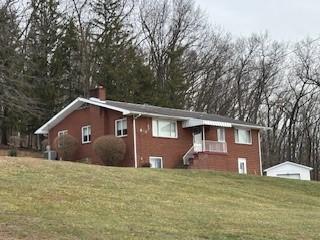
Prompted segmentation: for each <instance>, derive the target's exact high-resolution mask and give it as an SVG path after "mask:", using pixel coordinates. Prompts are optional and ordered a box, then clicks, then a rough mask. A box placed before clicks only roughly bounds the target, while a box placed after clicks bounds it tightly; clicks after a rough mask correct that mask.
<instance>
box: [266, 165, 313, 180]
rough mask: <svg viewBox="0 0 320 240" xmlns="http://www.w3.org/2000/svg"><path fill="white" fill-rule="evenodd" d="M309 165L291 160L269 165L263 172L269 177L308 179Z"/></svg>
mask: <svg viewBox="0 0 320 240" xmlns="http://www.w3.org/2000/svg"><path fill="white" fill-rule="evenodd" d="M311 170H312V168H311V167H307V166H304V165H301V164H297V163H293V162H288V161H287V162H283V163H280V164H278V165H275V166H273V167H270V168H268V169H266V170H264V172H266V174H267V176H270V177H279V178H289V179H300V180H308V181H310V171H311Z"/></svg>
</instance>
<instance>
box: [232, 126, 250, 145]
mask: <svg viewBox="0 0 320 240" xmlns="http://www.w3.org/2000/svg"><path fill="white" fill-rule="evenodd" d="M234 137H235V142H236V143H239V144H252V139H251V131H250V130H247V129H235V130H234Z"/></svg>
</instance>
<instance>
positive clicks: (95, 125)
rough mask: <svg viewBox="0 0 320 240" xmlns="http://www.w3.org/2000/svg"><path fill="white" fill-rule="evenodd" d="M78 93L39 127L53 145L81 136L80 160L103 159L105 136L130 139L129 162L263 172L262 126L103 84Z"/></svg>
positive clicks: (125, 163) (133, 164) (130, 164)
mask: <svg viewBox="0 0 320 240" xmlns="http://www.w3.org/2000/svg"><path fill="white" fill-rule="evenodd" d="M91 96H94V97H91V98H89V99H85V98H77V99H76V100H74V101H73V102H72V103H70V104H69V105H68V106H67V107H65V108H64V109H63V110H61V111H60V112H59V113H58V114H56V115H55V116H54V117H53V118H52V119H51V120H49V121H48V122H47V123H45V124H44V125H43V126H42V127H41V128H39V129H38V130H37V131H36V134H43V135H46V136H47V137H48V140H49V145H50V144H51V145H52V143H53V142H54V139H55V138H56V137H57V136H58V135H61V134H66V133H68V134H70V135H72V136H73V137H75V138H77V139H79V141H80V142H81V146H80V148H79V150H78V151H77V154H76V155H77V156H76V157H77V159H90V160H91V162H92V163H94V164H101V163H102V162H101V161H100V159H99V158H98V156H96V154H95V153H94V151H93V148H92V143H93V142H94V141H95V139H96V138H98V137H100V136H103V135H109V134H112V135H115V136H117V137H121V138H122V139H123V140H124V142H125V143H126V155H125V159H124V160H123V161H122V162H121V166H123V167H136V168H137V167H144V166H151V167H153V168H181V167H185V168H190V169H214V170H218V171H231V172H238V173H242V174H247V173H248V174H255V175H260V174H261V173H262V171H261V150H260V131H261V130H263V129H264V128H263V127H261V126H258V125H255V124H250V123H246V122H242V121H238V120H234V119H231V118H228V117H225V116H220V115H215V114H207V113H202V112H192V111H186V110H180V109H171V108H162V107H156V106H151V105H145V104H132V103H125V102H116V101H110V100H107V99H106V91H105V89H104V88H102V87H99V88H97V89H94V90H93V91H91Z"/></svg>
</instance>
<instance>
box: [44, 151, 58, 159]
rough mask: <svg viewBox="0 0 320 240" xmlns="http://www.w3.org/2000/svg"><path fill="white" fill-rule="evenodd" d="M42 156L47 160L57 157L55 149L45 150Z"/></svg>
mask: <svg viewBox="0 0 320 240" xmlns="http://www.w3.org/2000/svg"><path fill="white" fill-rule="evenodd" d="M43 157H44V158H45V159H48V160H56V159H57V152H56V151H45V152H44V156H43Z"/></svg>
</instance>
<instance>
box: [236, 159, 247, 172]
mask: <svg viewBox="0 0 320 240" xmlns="http://www.w3.org/2000/svg"><path fill="white" fill-rule="evenodd" d="M238 170H239V174H247V159H245V158H238Z"/></svg>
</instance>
